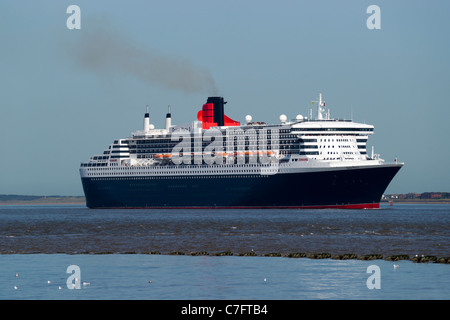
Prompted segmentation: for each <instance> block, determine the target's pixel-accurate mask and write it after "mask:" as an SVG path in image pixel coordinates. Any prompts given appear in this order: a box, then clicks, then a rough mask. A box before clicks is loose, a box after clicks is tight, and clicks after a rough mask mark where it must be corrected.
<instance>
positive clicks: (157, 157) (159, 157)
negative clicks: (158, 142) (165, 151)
mask: <svg viewBox="0 0 450 320" xmlns="http://www.w3.org/2000/svg"><path fill="white" fill-rule="evenodd" d="M154 158H155V159H162V158H163V155H162V154H155V156H154Z"/></svg>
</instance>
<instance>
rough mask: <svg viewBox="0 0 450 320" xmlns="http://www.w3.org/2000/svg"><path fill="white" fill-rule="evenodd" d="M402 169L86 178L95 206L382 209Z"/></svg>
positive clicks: (91, 204)
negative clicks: (387, 191)
mask: <svg viewBox="0 0 450 320" xmlns="http://www.w3.org/2000/svg"><path fill="white" fill-rule="evenodd" d="M400 168H401V166H400V165H380V166H376V167H364V168H355V167H353V168H351V169H350V168H343V169H342V168H341V169H332V170H324V171H314V172H313V171H311V172H302V173H288V174H281V173H278V174H274V175H260V174H254V175H249V174H245V175H233V176H225V175H220V176H213V175H206V176H177V177H173V176H172V177H171V176H159V177H158V176H151V177H150V176H147V177H143V176H134V177H133V176H131V177H109V178H103V177H100V178H90V177H89V178H88V177H85V178H82V184H83V189H84V193H85V196H86V205H87V206H88V207H89V208H329V207H331V208H355V209H374V208H378V207H379V202H380V199H381V196H382V194H383V193H384V191H385V190H386V188H387V186H388V185H389V183H390V182H391V180H392V179H393V178H394V176H395V174H396V173H397V172H398V170H399V169H400Z"/></svg>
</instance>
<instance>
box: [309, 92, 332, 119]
mask: <svg viewBox="0 0 450 320" xmlns="http://www.w3.org/2000/svg"><path fill="white" fill-rule="evenodd" d="M314 102H317V103H318V106H317V120H323V114H322V112H324V111H325V109H324V108H323V107H325V101H322V93H319V101H313V104H314ZM327 118H329V115H328V116H327Z"/></svg>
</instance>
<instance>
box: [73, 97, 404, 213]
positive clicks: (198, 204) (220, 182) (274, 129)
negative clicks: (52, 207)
mask: <svg viewBox="0 0 450 320" xmlns="http://www.w3.org/2000/svg"><path fill="white" fill-rule="evenodd" d="M225 104H226V102H225V101H224V99H223V97H209V98H208V99H207V101H206V103H205V104H204V105H203V107H202V109H201V110H200V111H199V112H198V114H197V121H193V122H191V123H187V124H183V125H172V116H171V112H170V106H169V110H168V113H167V115H166V122H165V128H163V129H155V127H154V126H153V125H152V124H150V118H149V110H148V107H147V110H146V113H145V117H144V125H143V130H140V131H137V132H134V133H132V136H131V137H129V138H124V139H117V140H114V141H113V143H112V144H111V145H109V147H108V149H106V150H105V151H103V154H100V155H95V156H92V157H91V158H90V159H89V161H87V162H83V163H81V167H80V175H81V181H82V185H83V189H84V193H85V196H86V205H87V206H88V207H89V208H352V209H375V208H379V203H380V199H381V196H382V194H383V192H384V191H385V189H386V188H387V186H388V185H389V183H390V182H391V180H392V179H393V177H394V176H395V174H396V173H397V172H398V171H399V170H400V168H401V167H402V166H403V163H399V162H398V161H397V160H395V161H394V162H392V163H387V162H385V161H384V160H382V159H380V157H379V155H377V154H374V150H373V147H372V151H371V154H370V155H369V154H368V152H367V149H366V148H367V140H368V138H369V136H370V135H372V134H373V131H374V126H373V125H368V124H362V123H355V122H353V121H352V120H342V119H332V118H330V112H329V110H328V111H326V110H325V102H324V101H323V100H322V94H320V95H319V100H318V101H315V102H313V104H316V105H317V113H316V111H314V113H316V116H314V117H313V115H312V113H313V112H312V109H311V112H310V115H309V117H304V116H302V115H297V116H296V118H295V119H292V120H288V118H287V117H286V116H285V115H281V116H280V123H277V124H267V123H264V122H257V121H252V117H251V116H250V115H247V116H246V117H245V123H242V124H241V123H240V122H238V121H235V120H232V119H231V118H229V117H227V116H226V115H225V112H224V105H225Z"/></svg>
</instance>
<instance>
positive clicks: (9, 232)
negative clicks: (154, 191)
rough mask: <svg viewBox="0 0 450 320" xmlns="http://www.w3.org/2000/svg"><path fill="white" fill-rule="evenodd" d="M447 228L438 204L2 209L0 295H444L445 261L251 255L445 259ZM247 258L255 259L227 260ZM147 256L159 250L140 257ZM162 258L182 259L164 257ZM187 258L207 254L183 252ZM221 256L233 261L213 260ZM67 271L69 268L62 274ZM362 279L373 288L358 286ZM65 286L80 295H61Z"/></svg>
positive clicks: (449, 209)
mask: <svg viewBox="0 0 450 320" xmlns="http://www.w3.org/2000/svg"><path fill="white" fill-rule="evenodd" d="M449 222H450V205H398V204H396V205H394V206H393V207H390V206H385V207H383V208H382V209H381V210H198V211H195V210H186V211H183V210H89V209H86V208H84V207H82V206H32V207H31V206H4V207H0V252H1V253H3V254H0V299H170V300H172V299H220V300H222V299H252V300H253V299H276V300H277V299H283V300H293V299H449V298H450V265H448V264H436V263H426V264H423V263H413V262H411V261H398V262H391V261H386V260H372V261H360V260H333V259H320V260H316V259H309V258H299V259H295V258H285V257H263V256H262V255H263V254H264V253H269V252H277V253H281V254H283V255H284V254H286V253H290V252H305V253H314V252H316V253H317V252H329V253H331V254H332V255H334V254H342V253H355V254H357V255H362V254H373V253H377V254H382V255H383V256H385V257H386V256H388V255H394V254H408V255H410V256H411V257H412V256H414V255H415V254H419V255H421V254H424V255H435V256H438V257H448V256H450V252H449V242H450V241H449V240H450V236H449V232H448V231H449V225H450V224H449ZM252 250H253V252H256V253H257V254H258V256H250V257H244V256H236V255H237V254H238V253H244V252H251V251H252ZM151 251H159V252H161V253H162V254H145V253H148V252H151ZM174 251H178V252H183V253H186V255H177V256H174V255H168V254H164V253H171V252H174ZM197 251H206V252H208V253H209V255H204V256H189V255H187V254H188V253H189V252H197ZM223 251H230V252H232V253H234V256H214V253H218V252H223ZM82 253H83V254H82ZM85 253H90V254H85ZM102 253H103V254H102ZM105 253H108V254H105ZM124 253H127V254H124ZM130 253H136V254H130ZM394 265H395V266H394ZM70 266H76V267H77V268H78V271H79V272H78V271H73V269H70V270H69V273H68V272H67V271H68V270H67V269H68V267H70ZM372 266H376V267H377V268H378V269H377V270H378V271H371V270H372V269H371V268H372ZM70 268H73V267H70ZM368 268H369V270H368ZM72 272H74V273H73V274H72ZM75 277H76V278H78V280H79V282H77V281H76V280H74V279H75ZM373 277H375V279H374V278H373ZM369 278H370V279H371V280H370V279H369ZM68 280H69V285H68V284H67V282H68ZM369 280H370V281H371V282H370V283H372V284H374V283H376V284H378V285H380V288H379V289H378V288H374V289H370V288H369V287H370V283H369V285H368V281H369ZM70 281H72V282H70ZM70 283H72V285H73V284H75V285H76V284H78V283H79V288H80V289H69V287H70Z"/></svg>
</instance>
